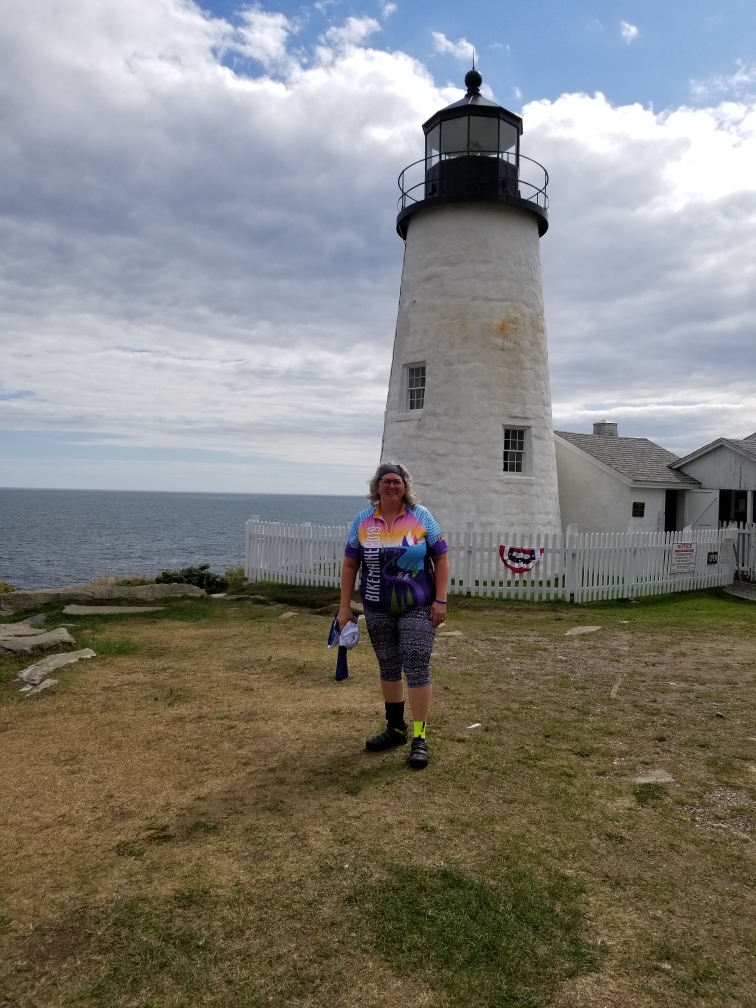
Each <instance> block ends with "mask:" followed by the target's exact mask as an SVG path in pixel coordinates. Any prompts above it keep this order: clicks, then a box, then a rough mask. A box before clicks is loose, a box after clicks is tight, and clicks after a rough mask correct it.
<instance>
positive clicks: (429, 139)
mask: <svg viewBox="0 0 756 1008" xmlns="http://www.w3.org/2000/svg"><path fill="white" fill-rule="evenodd" d="M440 136H441V127H440V126H434V127H433V129H432V130H431V131H430V133H428V135H427V136H426V138H425V157H426V158H427V159H428V162H429V164H431V165H434V164H436V162H437V161H438V154H439V142H440Z"/></svg>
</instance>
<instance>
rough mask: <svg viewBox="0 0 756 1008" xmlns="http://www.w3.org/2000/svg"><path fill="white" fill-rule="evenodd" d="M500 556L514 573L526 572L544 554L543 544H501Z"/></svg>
mask: <svg viewBox="0 0 756 1008" xmlns="http://www.w3.org/2000/svg"><path fill="white" fill-rule="evenodd" d="M499 556H500V557H501V562H502V563H503V564H504V566H505V567H509V569H510V570H511V571H512V572H513V573H514V574H526V573H527V572H528V571H531V570H533V568H534V567H535V565H536V564H537V563H538V561H539V560H540V559H541V557H542V556H543V546H540V547H539V546H536V547H530V546H499Z"/></svg>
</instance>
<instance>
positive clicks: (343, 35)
mask: <svg viewBox="0 0 756 1008" xmlns="http://www.w3.org/2000/svg"><path fill="white" fill-rule="evenodd" d="M380 30H381V26H380V24H379V23H378V22H377V21H376V20H375V18H371V17H350V18H347V19H346V21H345V22H344V24H343V25H334V26H333V27H331V28H329V29H328V31H327V32H326V33H325V40H326V41H327V42H330V43H331V45H334V46H336V47H337V48H340V49H343V48H348V47H349V46H358V45H360V44H361V43H362V42H364V41H365V39H367V38H368V37H369V36H370V35H372V34H373V32H377V31H380Z"/></svg>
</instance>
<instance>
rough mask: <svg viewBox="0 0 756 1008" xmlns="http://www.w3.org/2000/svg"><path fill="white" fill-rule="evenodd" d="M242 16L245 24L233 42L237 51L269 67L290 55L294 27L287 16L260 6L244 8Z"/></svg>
mask: <svg viewBox="0 0 756 1008" xmlns="http://www.w3.org/2000/svg"><path fill="white" fill-rule="evenodd" d="M240 16H241V20H242V24H241V27H240V28H239V29H238V39H237V40H235V42H234V48H235V49H236V50H238V51H239V52H241V53H243V54H244V55H245V56H250V57H251V58H252V59H255V60H257V61H258V63H262V65H263V66H264V67H267V68H270V67H275V66H276V65H277V64H280V63H281V62H282V61H284V60H286V59H287V58H288V53H287V51H286V43H287V42H288V39H289V35H290V34H291V32H292V30H293V27H294V26H293V25H292V23H291V21H289V19H288V18H287V17H285V16H284V15H283V14H277V13H271V12H269V11H264V10H262V9H261V8H260V7H247V8H243V9H242V11H241V12H240Z"/></svg>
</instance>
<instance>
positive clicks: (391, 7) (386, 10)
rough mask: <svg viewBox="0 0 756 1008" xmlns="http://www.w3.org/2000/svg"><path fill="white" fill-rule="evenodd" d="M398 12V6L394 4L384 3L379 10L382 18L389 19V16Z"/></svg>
mask: <svg viewBox="0 0 756 1008" xmlns="http://www.w3.org/2000/svg"><path fill="white" fill-rule="evenodd" d="M398 10H399V5H398V4H395V3H385V4H384V5H383V7H382V8H381V14H382V15H383V17H391V15H392V14H393V13H394V12H395V11H398Z"/></svg>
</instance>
